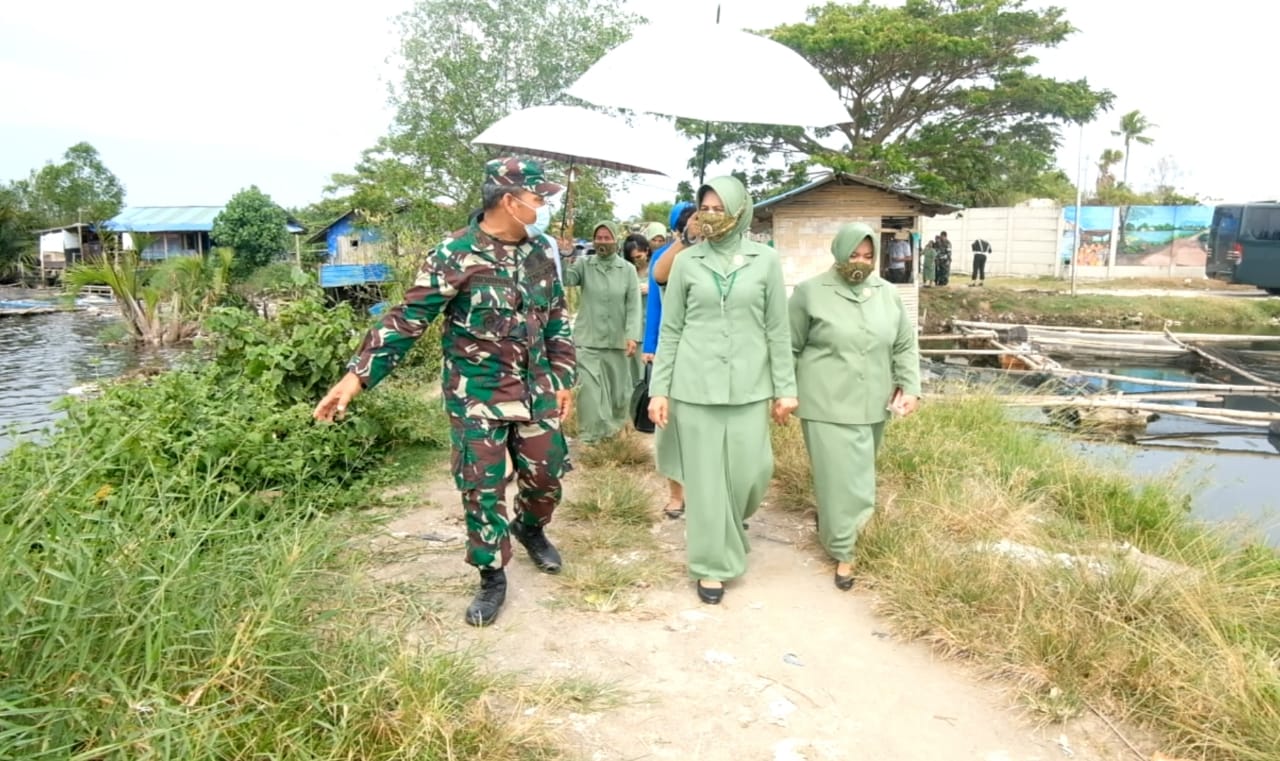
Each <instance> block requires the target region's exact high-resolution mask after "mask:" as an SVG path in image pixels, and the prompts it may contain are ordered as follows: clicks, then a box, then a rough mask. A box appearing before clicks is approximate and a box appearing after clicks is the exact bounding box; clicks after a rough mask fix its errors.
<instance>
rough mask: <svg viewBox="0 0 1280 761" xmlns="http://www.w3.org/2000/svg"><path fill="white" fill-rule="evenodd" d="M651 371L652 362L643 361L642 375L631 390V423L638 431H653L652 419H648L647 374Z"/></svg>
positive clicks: (650, 373)
mask: <svg viewBox="0 0 1280 761" xmlns="http://www.w3.org/2000/svg"><path fill="white" fill-rule="evenodd" d="M652 373H653V363H652V362H645V363H644V377H643V378H641V379H640V380H638V381H636V387H635V388H634V389H633V390H632V391H631V423H632V425H634V426H635V427H636V430H637V431H639V432H640V433H653V429H654V427H655V426H654V425H653V421H652V420H650V419H649V376H650V375H652Z"/></svg>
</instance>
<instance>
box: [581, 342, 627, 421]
mask: <svg viewBox="0 0 1280 761" xmlns="http://www.w3.org/2000/svg"><path fill="white" fill-rule="evenodd" d="M578 378H579V381H580V388H579V389H578V435H579V437H580V438H581V439H582V441H583V442H584V443H586V444H590V443H592V442H595V441H600V440H601V439H607V438H609V437H610V436H613V435H615V434H617V433H618V432H619V431H621V430H622V428H623V426H625V425H626V423H627V419H628V411H627V407H629V406H630V405H631V392H632V390H633V389H634V388H635V383H634V382H632V380H631V359H630V358H629V357H628V356H627V354H626V352H625V351H623V350H622V349H588V348H585V347H581V346H580V347H578Z"/></svg>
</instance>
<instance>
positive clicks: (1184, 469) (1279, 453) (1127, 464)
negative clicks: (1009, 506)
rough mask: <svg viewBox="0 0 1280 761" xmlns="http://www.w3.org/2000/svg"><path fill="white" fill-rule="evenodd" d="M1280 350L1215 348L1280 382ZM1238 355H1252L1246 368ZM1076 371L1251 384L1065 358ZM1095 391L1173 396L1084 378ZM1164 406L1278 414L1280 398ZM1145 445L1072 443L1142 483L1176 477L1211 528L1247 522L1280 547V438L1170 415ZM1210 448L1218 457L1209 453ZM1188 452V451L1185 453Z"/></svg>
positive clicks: (1222, 375)
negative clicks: (1277, 484) (1277, 483)
mask: <svg viewBox="0 0 1280 761" xmlns="http://www.w3.org/2000/svg"><path fill="white" fill-rule="evenodd" d="M1276 349H1280V344H1277V343H1276V342H1270V341H1269V342H1267V343H1266V344H1258V345H1253V346H1250V347H1248V348H1247V349H1245V350H1221V349H1214V351H1215V352H1217V353H1219V354H1220V355H1221V356H1223V357H1224V358H1227V359H1229V360H1230V361H1232V362H1233V363H1236V364H1239V365H1241V366H1244V367H1246V368H1247V369H1248V370H1249V371H1250V372H1252V373H1255V374H1257V375H1259V376H1261V377H1264V378H1267V379H1271V378H1275V379H1276V380H1277V381H1278V382H1280V353H1276V351H1275V350H1276ZM1237 351H1247V352H1248V361H1247V362H1246V361H1241V360H1240V357H1241V356H1243V355H1241V354H1238V353H1236V352H1237ZM1060 361H1062V362H1063V363H1064V364H1067V365H1068V366H1070V367H1071V368H1072V369H1073V370H1082V371H1092V372H1104V373H1110V374H1113V375H1126V376H1130V377H1137V378H1145V379H1150V380H1166V381H1193V382H1199V383H1231V384H1238V385H1252V382H1251V381H1248V380H1246V379H1243V378H1240V377H1238V376H1234V375H1233V374H1232V373H1230V372H1228V371H1225V370H1221V369H1214V370H1210V371H1207V372H1202V371H1199V370H1196V369H1192V368H1190V367H1186V366H1179V365H1165V366H1151V365H1146V366H1140V367H1134V366H1127V365H1124V364H1120V363H1117V362H1115V361H1109V362H1103V361H1092V362H1087V361H1083V360H1081V359H1080V358H1075V359H1068V358H1065V357H1064V358H1062V359H1061V360H1060ZM1080 382H1081V383H1085V384H1087V385H1089V386H1090V387H1091V388H1092V389H1093V390H1097V391H1104V390H1105V391H1123V392H1125V393H1129V394H1135V393H1154V392H1160V391H1169V390H1171V389H1169V388H1166V387H1158V386H1151V385H1146V384H1142V383H1135V382H1127V381H1104V380H1098V379H1089V380H1085V379H1081V381H1080ZM1164 403H1165V404H1176V405H1186V406H1191V407H1201V408H1210V409H1212V408H1217V409H1230V410H1249V411H1253V412H1280V398H1276V397H1266V396H1245V395H1236V396H1224V397H1222V400H1221V401H1217V402H1196V401H1170V402H1164ZM1138 443H1139V446H1137V447H1133V446H1124V445H1120V444H1116V445H1110V444H1099V443H1096V442H1082V441H1077V440H1073V442H1072V446H1073V447H1074V448H1075V449H1076V450H1077V451H1079V452H1080V453H1081V454H1083V455H1084V456H1086V457H1087V458H1089V459H1091V460H1093V461H1095V462H1100V463H1103V464H1109V465H1116V466H1119V467H1123V468H1125V469H1127V470H1128V471H1129V472H1131V473H1135V474H1138V475H1142V476H1157V477H1160V476H1166V475H1168V476H1170V477H1172V478H1174V479H1176V482H1177V483H1178V485H1179V486H1180V487H1182V488H1183V489H1184V490H1186V491H1187V492H1188V493H1190V494H1191V495H1192V512H1193V514H1194V515H1196V516H1197V517H1200V518H1203V519H1205V520H1211V521H1226V522H1241V521H1243V522H1247V523H1248V524H1250V525H1252V526H1255V527H1257V528H1258V529H1259V530H1260V531H1261V532H1262V533H1263V534H1264V535H1265V537H1266V539H1267V541H1268V542H1269V543H1270V544H1271V545H1273V546H1277V547H1280V493H1278V492H1277V490H1276V489H1275V488H1274V487H1273V485H1272V483H1273V480H1274V473H1276V472H1277V471H1280V438H1278V437H1276V436H1271V435H1268V432H1267V429H1266V428H1256V427H1251V426H1238V425H1224V424H1220V423H1212V422H1205V421H1200V420H1192V419H1190V418H1185V417H1178V416H1171V415H1165V416H1162V417H1160V418H1159V419H1157V420H1155V421H1153V422H1152V423H1150V424H1149V425H1148V426H1147V430H1146V434H1145V435H1143V436H1141V437H1140V438H1139V442H1138ZM1206 449H1211V450H1212V451H1204V450H1206ZM1179 450H1183V451H1179Z"/></svg>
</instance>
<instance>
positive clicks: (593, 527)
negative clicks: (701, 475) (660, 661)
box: [557, 460, 676, 612]
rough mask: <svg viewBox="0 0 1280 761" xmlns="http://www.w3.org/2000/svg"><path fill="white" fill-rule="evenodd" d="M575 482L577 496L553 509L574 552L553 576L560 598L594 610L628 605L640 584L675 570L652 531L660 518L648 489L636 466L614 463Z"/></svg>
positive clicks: (636, 600) (637, 594)
mask: <svg viewBox="0 0 1280 761" xmlns="http://www.w3.org/2000/svg"><path fill="white" fill-rule="evenodd" d="M646 463H647V460H646ZM578 488H579V489H580V490H581V491H580V493H581V494H582V495H583V496H581V497H579V498H578V499H574V500H571V501H569V502H567V503H565V505H564V506H563V507H562V508H561V509H560V511H559V513H558V516H562V517H563V518H564V520H563V522H559V521H558V533H557V536H558V537H561V539H562V541H563V543H564V545H565V547H566V548H568V550H569V551H570V552H571V553H572V555H573V558H574V562H573V563H572V564H570V565H568V566H566V567H565V571H564V574H563V575H561V576H560V577H558V580H559V582H560V586H561V589H562V590H563V593H562V595H561V602H562V603H563V604H566V605H569V606H572V607H576V608H580V609H583V610H590V611H598V612H616V611H622V610H630V609H631V608H633V607H635V605H636V604H637V603H639V601H640V599H641V596H642V594H643V592H644V590H645V589H648V588H649V587H651V586H653V585H654V584H656V583H658V582H660V581H662V580H665V579H668V578H671V577H672V576H674V575H675V573H676V566H675V565H674V564H673V562H672V561H671V560H670V559H668V558H666V557H665V556H664V555H663V553H662V552H661V548H660V546H659V544H658V540H657V538H656V537H655V535H654V533H653V524H654V523H655V522H656V521H658V520H660V519H661V513H660V512H659V511H658V509H657V507H656V506H655V504H654V501H653V497H652V493H653V490H652V488H651V486H650V485H649V484H648V483H646V482H645V481H644V480H643V479H642V477H641V476H640V474H639V472H638V471H637V470H627V469H623V468H619V467H616V466H598V467H596V468H594V469H592V470H590V471H587V472H586V473H585V474H584V478H583V483H582V485H581V486H579V487H578Z"/></svg>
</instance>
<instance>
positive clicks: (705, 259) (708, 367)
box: [649, 241, 796, 405]
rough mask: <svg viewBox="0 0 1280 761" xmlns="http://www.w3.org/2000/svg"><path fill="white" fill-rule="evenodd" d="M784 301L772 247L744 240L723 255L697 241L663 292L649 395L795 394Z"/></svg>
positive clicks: (711, 398)
mask: <svg viewBox="0 0 1280 761" xmlns="http://www.w3.org/2000/svg"><path fill="white" fill-rule="evenodd" d="M722 273H723V274H722ZM722 299H723V300H722ZM786 301H787V294H786V286H785V284H784V283H783V279H782V264H781V262H780V261H779V259H778V254H777V252H775V251H774V250H773V249H771V248H768V247H767V246H762V245H760V244H757V243H752V242H750V241H743V242H742V244H741V247H740V248H739V252H738V253H736V254H733V255H730V256H727V257H726V256H724V255H722V254H719V253H717V252H715V251H713V250H712V248H711V246H709V245H708V244H706V243H700V244H698V245H696V246H694V247H693V248H691V249H689V250H688V251H686V252H684V253H683V254H681V256H680V258H679V259H676V263H675V265H674V266H673V267H672V268H671V276H670V278H669V279H668V281H667V286H666V290H665V292H664V293H663V301H662V330H661V333H660V334H659V338H658V354H657V357H656V358H655V360H654V366H653V378H652V381H651V382H650V386H649V393H650V394H651V395H653V396H667V397H671V398H672V399H678V400H679V401H682V402H686V403H689V404H733V405H737V404H750V403H751V402H758V401H760V400H762V399H778V398H782V397H794V396H795V395H796V378H795V371H794V367H793V364H792V361H791V342H790V337H789V335H788V331H787V306H786Z"/></svg>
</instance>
